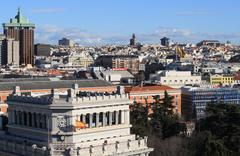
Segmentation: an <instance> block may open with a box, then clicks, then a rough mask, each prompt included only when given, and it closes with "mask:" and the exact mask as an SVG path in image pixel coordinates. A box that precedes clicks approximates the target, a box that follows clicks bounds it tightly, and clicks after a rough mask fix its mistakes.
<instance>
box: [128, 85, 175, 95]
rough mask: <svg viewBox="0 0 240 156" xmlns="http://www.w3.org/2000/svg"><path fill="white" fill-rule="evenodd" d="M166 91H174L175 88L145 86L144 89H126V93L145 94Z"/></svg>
mask: <svg viewBox="0 0 240 156" xmlns="http://www.w3.org/2000/svg"><path fill="white" fill-rule="evenodd" d="M165 90H174V88H172V87H169V86H164V85H160V86H143V87H139V86H137V87H126V88H125V92H127V93H130V92H145V91H165Z"/></svg>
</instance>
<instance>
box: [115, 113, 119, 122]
mask: <svg viewBox="0 0 240 156" xmlns="http://www.w3.org/2000/svg"><path fill="white" fill-rule="evenodd" d="M118 116H119V112H118V111H116V112H115V125H118V124H119V122H118Z"/></svg>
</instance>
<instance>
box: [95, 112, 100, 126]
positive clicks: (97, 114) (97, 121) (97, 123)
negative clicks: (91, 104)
mask: <svg viewBox="0 0 240 156" xmlns="http://www.w3.org/2000/svg"><path fill="white" fill-rule="evenodd" d="M96 127H99V113H96Z"/></svg>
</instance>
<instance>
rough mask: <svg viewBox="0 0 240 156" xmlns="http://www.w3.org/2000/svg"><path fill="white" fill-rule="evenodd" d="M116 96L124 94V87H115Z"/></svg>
mask: <svg viewBox="0 0 240 156" xmlns="http://www.w3.org/2000/svg"><path fill="white" fill-rule="evenodd" d="M117 94H125V91H124V86H117Z"/></svg>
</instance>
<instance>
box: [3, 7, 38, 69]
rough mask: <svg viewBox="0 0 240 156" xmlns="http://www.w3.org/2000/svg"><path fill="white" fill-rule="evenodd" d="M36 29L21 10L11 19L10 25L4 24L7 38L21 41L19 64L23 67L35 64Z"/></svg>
mask: <svg viewBox="0 0 240 156" xmlns="http://www.w3.org/2000/svg"><path fill="white" fill-rule="evenodd" d="M34 28H35V24H33V23H30V22H29V20H28V19H27V18H25V17H24V16H23V15H22V12H21V10H20V8H19V9H18V13H17V15H16V16H15V17H14V18H12V19H10V22H9V23H3V29H4V34H5V35H6V37H7V38H13V39H14V40H16V41H19V51H20V54H19V56H20V61H19V62H20V64H21V65H27V64H31V65H33V64H34V61H33V59H34Z"/></svg>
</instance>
